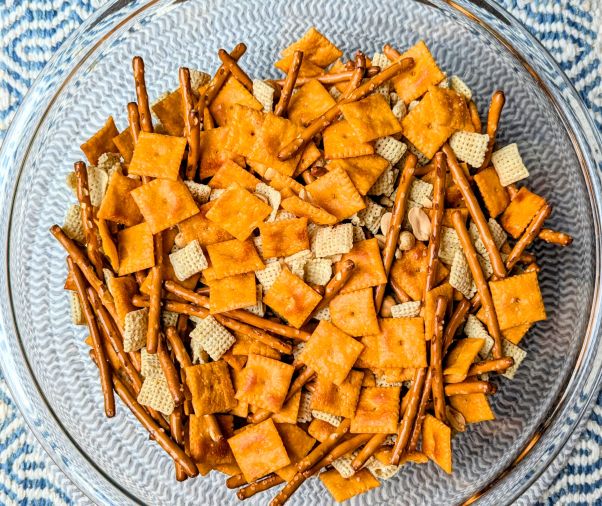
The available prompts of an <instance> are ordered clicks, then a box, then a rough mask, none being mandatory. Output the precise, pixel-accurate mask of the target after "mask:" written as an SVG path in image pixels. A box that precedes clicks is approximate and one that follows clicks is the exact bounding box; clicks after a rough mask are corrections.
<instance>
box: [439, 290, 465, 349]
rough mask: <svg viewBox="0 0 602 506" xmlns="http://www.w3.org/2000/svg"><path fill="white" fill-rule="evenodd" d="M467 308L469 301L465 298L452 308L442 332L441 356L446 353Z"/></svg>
mask: <svg viewBox="0 0 602 506" xmlns="http://www.w3.org/2000/svg"><path fill="white" fill-rule="evenodd" d="M469 309H470V301H468V300H466V299H462V300H461V301H460V302H459V303H458V305H457V306H456V308H455V309H454V312H453V313H452V316H451V318H450V319H449V322H448V323H447V325H446V326H445V332H444V334H443V356H445V355H446V354H447V349H448V348H449V347H450V345H451V343H452V341H453V339H454V336H455V335H456V331H457V330H458V327H459V326H460V325H462V322H463V321H464V319H465V318H466V315H467V314H468V310H469Z"/></svg>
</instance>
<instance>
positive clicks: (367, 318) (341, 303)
mask: <svg viewBox="0 0 602 506" xmlns="http://www.w3.org/2000/svg"><path fill="white" fill-rule="evenodd" d="M329 309H330V319H331V321H332V323H334V324H335V325H336V326H337V327H339V328H340V329H341V330H342V331H343V332H346V333H347V334H349V335H350V336H365V335H367V334H378V332H379V328H378V319H377V317H376V309H375V308H374V294H373V293H372V288H363V289H361V290H356V291H355V292H349V293H343V294H339V295H337V296H336V297H334V298H333V299H332V300H331V301H330V305H329Z"/></svg>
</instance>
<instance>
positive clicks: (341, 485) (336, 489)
mask: <svg viewBox="0 0 602 506" xmlns="http://www.w3.org/2000/svg"><path fill="white" fill-rule="evenodd" d="M320 480H322V483H323V484H324V486H325V487H326V488H327V490H328V491H329V492H330V495H332V497H333V499H334V500H335V501H337V502H343V501H346V500H348V499H351V498H352V497H355V496H356V495H360V494H363V493H364V492H367V491H368V490H372V489H373V488H376V487H378V486H379V485H380V483H379V481H378V480H377V479H376V478H375V477H374V476H373V475H372V473H371V472H370V471H369V470H368V469H360V470H359V471H358V472H356V473H355V474H354V475H353V476H351V478H343V477H342V476H341V474H340V473H339V472H338V471H337V470H336V469H331V470H330V471H326V472H324V473H321V474H320Z"/></svg>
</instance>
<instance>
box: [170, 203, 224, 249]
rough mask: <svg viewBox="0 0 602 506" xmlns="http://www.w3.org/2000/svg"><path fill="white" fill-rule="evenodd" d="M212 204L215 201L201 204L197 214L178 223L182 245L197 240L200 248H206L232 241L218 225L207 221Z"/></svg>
mask: <svg viewBox="0 0 602 506" xmlns="http://www.w3.org/2000/svg"><path fill="white" fill-rule="evenodd" d="M214 204H215V201H212V202H207V203H206V204H203V205H202V206H200V207H199V212H198V213H197V214H195V215H194V216H191V217H190V218H187V219H186V220H184V221H181V222H180V223H178V229H179V230H180V234H182V235H181V237H182V240H183V242H184V244H188V243H189V242H191V241H194V240H197V241H199V244H200V245H201V246H207V245H209V244H214V243H216V242H223V241H228V240H230V239H233V237H232V235H231V234H229V233H228V232H226V231H225V230H224V229H223V228H222V227H220V226H219V224H218V223H214V222H213V221H211V220H208V219H207V213H208V212H209V209H211V208H212V207H213V205H214Z"/></svg>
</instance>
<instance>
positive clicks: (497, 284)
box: [489, 272, 546, 330]
mask: <svg viewBox="0 0 602 506" xmlns="http://www.w3.org/2000/svg"><path fill="white" fill-rule="evenodd" d="M489 288H490V289H491V297H492V299H493V305H494V307H495V312H496V314H497V319H498V321H499V323H500V329H501V330H506V329H509V328H512V327H516V326H517V325H523V324H525V323H534V322H537V321H540V320H545V319H546V310H545V308H544V305H543V299H542V297H541V291H540V289H539V283H538V281H537V273H536V272H525V273H524V274H518V275H516V276H512V277H509V278H506V279H501V280H499V281H490V282H489Z"/></svg>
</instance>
